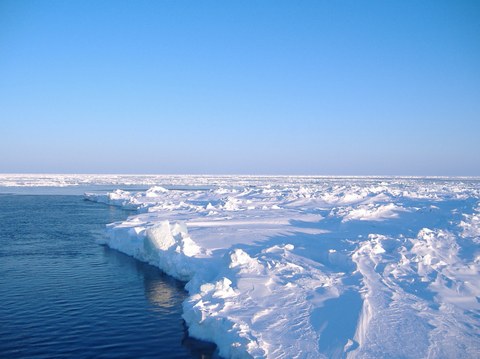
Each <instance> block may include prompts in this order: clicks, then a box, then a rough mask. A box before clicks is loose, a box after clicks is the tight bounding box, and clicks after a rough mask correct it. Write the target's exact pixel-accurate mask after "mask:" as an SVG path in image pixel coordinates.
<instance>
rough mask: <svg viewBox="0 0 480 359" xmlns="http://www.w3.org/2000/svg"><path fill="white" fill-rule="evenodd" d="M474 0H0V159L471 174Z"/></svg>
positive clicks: (478, 101)
mask: <svg viewBox="0 0 480 359" xmlns="http://www.w3.org/2000/svg"><path fill="white" fill-rule="evenodd" d="M479 19H480V2H478V1H320V0H317V1H182V0H175V1H174V0H171V1H142V0H140V1H133V0H132V1H108V0H105V1H85V0H82V1H22V0H13V1H9V0H1V1H0V172H49V173H53V172H57V173H206V174H207V173H211V174H215V173H225V174H230V173H238V174H318V175H369V174H370V175H480V139H479V138H480V41H479V39H480V21H479Z"/></svg>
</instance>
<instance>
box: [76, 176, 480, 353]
mask: <svg viewBox="0 0 480 359" xmlns="http://www.w3.org/2000/svg"><path fill="white" fill-rule="evenodd" d="M206 185H208V188H205V186H206ZM196 186H204V187H203V188H200V189H199V188H196ZM166 188H169V189H166ZM85 197H86V198H87V199H89V200H92V201H97V202H102V203H106V204H109V205H116V206H121V207H124V208H128V209H133V210H135V211H136V212H135V213H134V214H133V215H131V216H130V217H129V218H128V219H127V220H126V221H124V222H118V223H112V224H110V225H108V227H107V232H108V233H107V234H108V235H107V236H106V238H105V239H104V242H105V243H106V244H107V245H108V246H110V247H112V248H115V249H117V250H119V251H122V252H124V253H127V254H129V255H131V256H134V257H135V258H138V259H139V260H141V261H145V262H148V263H151V264H153V265H155V266H158V267H159V268H161V269H162V270H163V271H165V272H166V273H168V274H170V275H172V276H174V277H175V278H178V279H180V280H182V281H185V282H186V286H185V287H186V289H187V290H188V293H189V297H188V299H187V300H186V301H185V303H184V305H183V308H184V314H183V317H184V319H185V321H186V323H187V325H188V329H189V333H190V335H192V336H194V337H196V338H200V339H203V340H207V341H212V342H214V343H216V344H217V345H218V348H219V352H220V355H221V356H223V357H226V358H251V357H253V358H478V357H479V356H480V181H479V180H478V179H448V178H443V179H441V178H434V179H428V178H315V177H225V176H224V177H205V176H197V177H195V176H190V177H181V176H177V177H158V178H157V179H156V186H153V187H151V188H150V189H149V190H147V191H142V192H131V193H130V192H126V191H122V190H116V191H114V192H111V193H105V194H98V193H96V194H94V193H87V194H85Z"/></svg>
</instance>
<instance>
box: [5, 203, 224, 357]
mask: <svg viewBox="0 0 480 359" xmlns="http://www.w3.org/2000/svg"><path fill="white" fill-rule="evenodd" d="M130 213H131V212H130ZM128 214H129V212H126V211H123V210H120V209H117V208H114V207H108V206H104V205H100V204H96V203H92V202H88V201H84V200H83V198H82V196H77V195H75V196H74V195H5V194H0V358H27V357H29V358H32V357H35V358H66V357H69V358H70V357H73V358H210V357H217V356H216V354H215V352H214V351H215V347H214V346H213V345H211V344H208V343H203V342H199V341H196V340H193V339H191V338H189V337H188V336H187V334H186V331H185V327H184V323H183V321H182V319H181V313H182V307H181V303H182V301H183V300H184V298H185V296H186V293H185V292H184V290H183V284H182V283H180V282H178V281H175V280H174V279H172V278H170V277H168V276H166V275H164V274H163V273H162V272H160V271H159V270H158V269H156V268H154V267H152V266H149V265H147V264H144V263H140V262H138V261H136V260H134V259H133V258H130V257H128V256H126V255H123V254H121V253H119V252H117V251H114V250H111V249H109V248H107V247H104V246H100V245H98V244H97V243H96V242H95V239H96V237H97V236H100V235H102V234H103V230H104V227H105V224H106V223H110V222H114V221H118V220H122V219H125V218H126V217H127V215H128Z"/></svg>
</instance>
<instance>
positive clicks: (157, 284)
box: [102, 246, 220, 359]
mask: <svg viewBox="0 0 480 359" xmlns="http://www.w3.org/2000/svg"><path fill="white" fill-rule="evenodd" d="M102 247H103V254H104V258H105V260H106V261H108V262H109V263H112V264H114V265H115V266H118V267H121V268H125V269H128V270H130V271H134V272H135V274H136V276H138V277H139V279H140V278H142V279H143V287H144V292H145V298H146V299H147V301H148V303H149V304H150V305H151V307H150V308H149V309H150V310H151V311H152V312H154V313H158V314H161V315H162V319H163V320H165V316H167V317H168V318H169V320H170V321H171V323H170V324H172V325H176V323H178V328H179V331H181V332H182V336H183V337H182V339H181V345H182V346H183V347H184V348H186V349H187V350H188V352H189V354H190V355H191V357H193V358H201V359H209V358H220V357H219V355H218V351H217V349H216V345H215V344H212V343H208V342H204V341H201V340H197V339H195V338H192V337H190V336H189V335H188V329H187V327H186V325H185V322H184V321H183V319H181V313H182V302H183V300H185V298H186V297H187V293H186V292H185V290H184V283H182V282H180V281H178V280H176V279H174V278H172V277H170V276H168V275H166V274H165V273H163V272H162V271H161V270H160V269H158V268H157V267H154V266H151V265H149V264H147V263H143V262H141V261H138V260H136V259H134V258H133V257H130V256H128V255H125V254H123V253H120V252H118V251H116V250H113V249H110V248H109V247H107V246H102ZM119 275H121V273H119Z"/></svg>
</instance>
